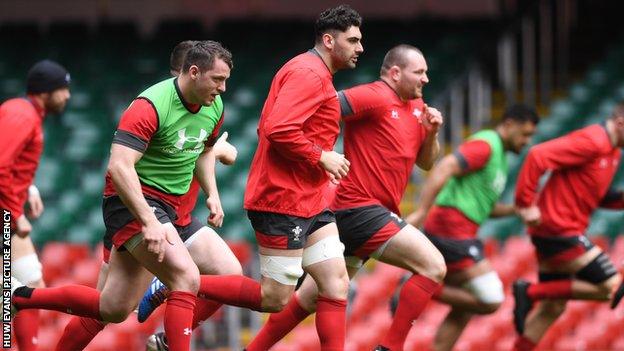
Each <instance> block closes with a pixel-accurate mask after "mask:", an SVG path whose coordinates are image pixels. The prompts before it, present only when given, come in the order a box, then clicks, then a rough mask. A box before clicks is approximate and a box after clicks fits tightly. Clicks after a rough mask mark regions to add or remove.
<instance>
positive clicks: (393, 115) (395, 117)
mask: <svg viewBox="0 0 624 351" xmlns="http://www.w3.org/2000/svg"><path fill="white" fill-rule="evenodd" d="M390 118H392V119H399V113H398V112H397V111H396V110H392V111H391V113H390Z"/></svg>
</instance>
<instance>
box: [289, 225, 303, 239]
mask: <svg viewBox="0 0 624 351" xmlns="http://www.w3.org/2000/svg"><path fill="white" fill-rule="evenodd" d="M302 231H303V230H302V229H301V227H299V226H296V227H295V229H293V230H291V232H293V233H294V234H295V237H294V238H293V240H294V241H299V236H300V235H301V232H302Z"/></svg>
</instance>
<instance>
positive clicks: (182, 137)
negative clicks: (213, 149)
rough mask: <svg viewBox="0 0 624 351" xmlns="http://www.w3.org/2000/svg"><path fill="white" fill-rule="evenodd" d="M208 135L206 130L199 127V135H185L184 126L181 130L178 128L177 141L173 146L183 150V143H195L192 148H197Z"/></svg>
mask: <svg viewBox="0 0 624 351" xmlns="http://www.w3.org/2000/svg"><path fill="white" fill-rule="evenodd" d="M207 136H208V132H207V131H206V130H205V129H200V131H199V136H198V137H194V136H186V128H184V129H182V130H178V138H179V139H178V141H177V142H176V143H175V145H174V146H175V147H176V148H177V149H180V150H184V143H186V142H190V143H196V144H195V147H193V149H199V148H200V147H201V146H202V143H203V142H204V140H205V139H206V137H207Z"/></svg>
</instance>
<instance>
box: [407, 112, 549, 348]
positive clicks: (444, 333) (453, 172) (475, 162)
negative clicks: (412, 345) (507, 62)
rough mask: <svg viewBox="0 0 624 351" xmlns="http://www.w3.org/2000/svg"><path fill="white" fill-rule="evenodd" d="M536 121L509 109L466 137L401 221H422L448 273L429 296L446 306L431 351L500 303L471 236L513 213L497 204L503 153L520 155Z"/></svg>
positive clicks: (503, 177) (492, 275)
mask: <svg viewBox="0 0 624 351" xmlns="http://www.w3.org/2000/svg"><path fill="white" fill-rule="evenodd" d="M538 122H539V119H538V116H537V114H536V113H535V111H534V110H533V109H532V108H528V107H526V106H523V105H515V106H511V107H509V108H508V109H507V110H506V111H505V112H504V114H503V116H502V119H501V121H500V122H499V123H498V125H497V126H496V128H495V129H486V130H482V131H480V132H477V133H476V134H474V135H472V136H471V137H469V138H468V141H466V142H465V143H463V144H462V145H460V146H459V148H458V149H457V151H455V153H453V154H450V155H447V156H445V157H444V158H443V159H442V160H441V161H440V162H439V163H438V164H437V165H436V166H435V167H434V168H433V170H432V171H431V174H430V175H429V177H428V179H427V182H426V183H425V185H424V187H423V189H422V193H421V197H420V201H419V203H418V207H417V209H416V211H415V212H413V213H412V214H410V215H409V216H408V217H407V221H408V222H409V223H411V224H412V225H414V226H415V227H420V226H421V225H422V224H423V222H424V233H425V235H427V236H428V237H429V239H430V240H431V242H432V243H433V244H434V245H435V246H436V247H437V248H438V249H439V250H440V252H442V255H443V256H444V260H445V261H446V266H447V270H448V274H447V276H446V278H445V280H444V286H443V287H442V289H441V290H440V291H439V292H438V293H436V295H435V298H436V299H437V300H439V301H440V302H443V303H446V304H448V305H450V306H451V311H450V312H449V314H448V315H447V316H446V318H445V320H444V322H442V325H441V326H440V328H439V329H438V332H437V334H436V336H435V340H434V345H433V349H434V350H436V351H438V350H451V349H452V348H453V345H454V344H455V342H456V341H457V339H459V337H460V335H461V333H462V331H463V330H464V328H465V327H466V325H467V324H468V322H469V321H470V319H471V318H472V316H473V315H474V314H489V313H493V312H494V311H496V310H497V309H498V307H499V306H500V305H501V303H502V302H503V300H504V298H505V294H504V292H503V284H502V282H501V281H500V279H499V277H498V275H497V274H496V272H495V271H494V270H492V267H491V266H490V263H489V262H488V260H487V259H486V258H485V257H484V255H483V243H482V242H481V240H479V239H478V238H477V231H478V229H479V226H480V225H481V223H483V221H485V220H486V219H487V218H489V217H500V216H510V215H513V214H515V209H514V207H513V206H512V205H505V204H501V203H497V202H498V199H499V197H500V195H501V193H502V192H503V190H504V189H505V183H506V181H507V155H506V152H507V151H511V152H514V153H520V151H521V150H522V148H523V147H524V146H526V145H527V144H528V143H529V142H530V140H531V136H532V135H533V134H534V132H535V127H536V125H537V123H538ZM425 219H426V220H425Z"/></svg>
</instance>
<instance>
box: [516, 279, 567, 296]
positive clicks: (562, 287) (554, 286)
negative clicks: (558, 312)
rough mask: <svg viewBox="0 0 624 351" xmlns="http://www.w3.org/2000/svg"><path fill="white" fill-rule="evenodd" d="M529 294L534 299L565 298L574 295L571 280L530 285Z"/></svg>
mask: <svg viewBox="0 0 624 351" xmlns="http://www.w3.org/2000/svg"><path fill="white" fill-rule="evenodd" d="M527 295H528V296H529V298H530V299H531V300H532V301H535V300H543V299H562V298H563V299H565V298H570V297H572V281H571V280H554V281H552V282H545V283H535V284H531V285H529V288H528V289H527Z"/></svg>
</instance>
